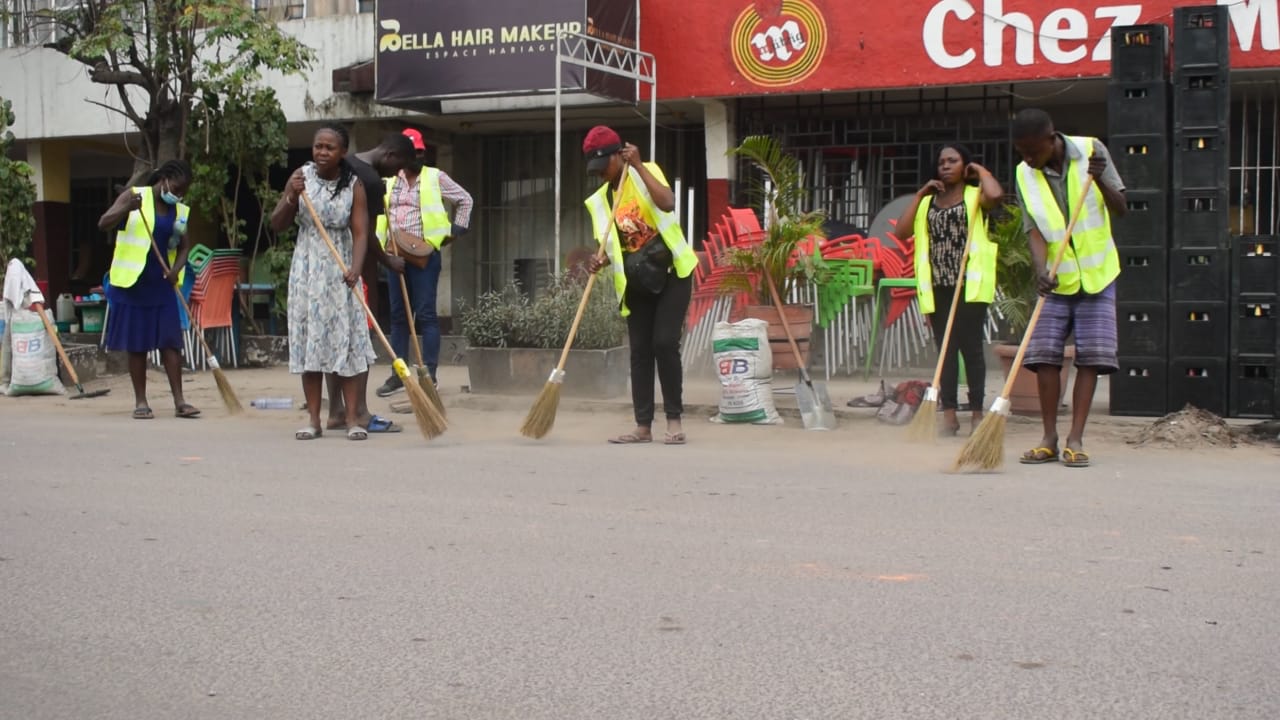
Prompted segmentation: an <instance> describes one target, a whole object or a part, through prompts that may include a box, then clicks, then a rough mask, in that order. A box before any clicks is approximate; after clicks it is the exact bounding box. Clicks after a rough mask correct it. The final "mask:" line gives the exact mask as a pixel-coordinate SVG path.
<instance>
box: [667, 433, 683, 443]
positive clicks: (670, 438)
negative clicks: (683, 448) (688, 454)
mask: <svg viewBox="0 0 1280 720" xmlns="http://www.w3.org/2000/svg"><path fill="white" fill-rule="evenodd" d="M685 441H686V438H685V436H684V433H682V432H678V433H667V435H666V437H665V438H664V439H663V440H662V444H663V445H683V444H685Z"/></svg>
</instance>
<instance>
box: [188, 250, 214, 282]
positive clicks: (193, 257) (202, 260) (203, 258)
mask: <svg viewBox="0 0 1280 720" xmlns="http://www.w3.org/2000/svg"><path fill="white" fill-rule="evenodd" d="M212 257H213V251H212V250H210V249H209V248H207V247H205V246H204V245H196V246H194V247H192V248H191V252H189V253H187V265H188V266H190V267H191V269H192V270H193V271H195V273H196V274H197V275H198V274H200V271H201V270H203V269H204V266H205V265H206V264H208V262H209V260H210V258H212Z"/></svg>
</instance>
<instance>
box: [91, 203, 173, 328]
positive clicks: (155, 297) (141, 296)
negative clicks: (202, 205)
mask: <svg viewBox="0 0 1280 720" xmlns="http://www.w3.org/2000/svg"><path fill="white" fill-rule="evenodd" d="M134 212H138V211H137V210H134ZM176 215H177V213H176V211H175V210H174V209H172V208H170V209H169V212H168V213H167V214H165V215H161V214H160V213H156V224H155V227H154V228H153V230H154V232H155V237H156V244H157V245H159V246H160V247H161V248H167V247H169V242H170V239H171V238H172V236H173V221H174V218H175V217H176ZM121 227H122V228H123V224H121ZM188 272H189V271H188ZM107 302H108V304H109V305H110V307H111V312H110V313H108V315H107V328H106V335H107V337H106V347H107V349H108V350H114V351H119V352H131V353H145V352H151V351H152V350H158V349H167V348H172V349H175V350H181V349H182V347H183V343H182V316H181V312H180V309H179V307H178V299H177V298H176V297H174V293H173V286H172V285H170V284H169V282H168V281H166V280H165V278H164V268H163V267H161V265H160V260H159V259H158V258H156V254H155V253H154V252H149V253H147V264H146V266H145V267H143V268H142V273H141V274H140V275H138V279H137V280H136V281H134V283H133V285H131V286H130V287H116V286H115V285H112V286H110V287H108V288H107Z"/></svg>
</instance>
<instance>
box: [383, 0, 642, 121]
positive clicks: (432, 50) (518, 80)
mask: <svg viewBox="0 0 1280 720" xmlns="http://www.w3.org/2000/svg"><path fill="white" fill-rule="evenodd" d="M615 6H617V7H615ZM628 8H630V10H629V11H628ZM635 9H636V0H539V2H527V1H526V0H486V1H485V2H476V1H475V0H432V2H430V3H423V2H419V1H418V0H378V5H377V26H378V40H377V53H376V55H375V58H376V66H377V68H376V76H377V90H376V93H375V97H376V100H377V101H378V102H385V103H389V104H412V102H413V101H423V100H433V99H441V98H459V97H475V96H483V95H524V94H531V93H539V92H550V91H553V90H554V88H555V81H554V78H553V77H552V76H553V74H554V72H555V56H556V42H557V39H558V37H559V35H560V33H561V32H563V31H568V32H574V33H582V32H585V31H587V30H588V29H590V30H591V31H593V32H595V33H596V34H607V35H609V36H612V37H626V33H627V31H628V29H629V31H630V38H632V42H631V44H632V45H633V46H634V45H635V40H634V38H635V36H636V27H635V15H636V13H635ZM589 18H590V23H591V24H590V26H589V25H588V22H589V20H588V19H589ZM628 19H629V21H630V25H629V27H628V25H627V22H628ZM585 75H586V74H585V73H584V72H583V71H582V69H581V68H577V67H572V66H566V67H565V68H564V73H563V75H562V77H561V87H562V88H563V89H566V90H575V89H581V88H583V87H584V86H586V83H585V81H584V76H585ZM592 84H593V85H594V84H597V83H592ZM632 94H634V92H633V93H632Z"/></svg>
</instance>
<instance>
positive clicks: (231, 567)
mask: <svg viewBox="0 0 1280 720" xmlns="http://www.w3.org/2000/svg"><path fill="white" fill-rule="evenodd" d="M119 395H121V393H120V392H117V393H114V394H113V395H112V396H109V397H108V398H101V399H98V400H93V401H84V402H80V403H74V404H73V403H67V402H65V401H58V402H54V401H47V400H34V399H22V400H10V399H7V398H0V427H2V428H3V441H4V442H3V445H2V446H0V588H2V590H0V718H5V719H9V718H12V719H14V720H54V719H59V720H60V719H64V718H66V719H71V718H75V719H80V718H94V719H98V718H102V719H108V718H121V719H126V718H127V719H128V720H148V719H151V718H155V719H157V720H159V719H164V720H171V719H173V718H193V719H199V718H270V719H276V718H308V719H311V718H342V719H348V718H362V719H363V718H415V719H417V718H458V719H473V718H474V719H487V718H513V719H520V720H532V719H535V718H536V719H541V718H547V719H556V720H567V719H577V718H584V719H586V718H590V719H593V720H594V719H608V720H624V719H636V720H652V719H654V718H681V719H684V718H744V719H745V718H751V719H774V718H777V719H779V720H812V719H826V718H874V719H876V720H885V719H891V718H911V719H913V720H917V719H928V718H983V719H987V718H1026V719H1034V720H1046V719H1051V718H1082V719H1084V718H1088V719H1090V720H1095V719H1098V718H1125V719H1129V718H1159V719H1161V720H1168V719H1172V718H1188V719H1193V718H1194V719H1196V720H1206V719H1211V718H1224V719H1226V718H1230V719H1231V720H1246V719H1254V718H1256V719H1258V720H1274V718H1277V717H1280V651H1278V650H1277V648H1278V647H1280V642H1277V640H1278V638H1277V635H1278V634H1280V633H1278V632H1277V628H1280V623H1278V622H1277V616H1278V615H1280V572H1277V559H1280V524H1278V523H1277V521H1276V518H1277V508H1280V484H1278V483H1277V480H1276V472H1275V467H1276V460H1277V453H1276V451H1275V450H1273V449H1268V448H1257V447H1246V448H1237V449H1235V450H1209V451H1204V452H1200V453H1192V452H1180V451H1155V450H1135V449H1132V448H1129V447H1126V446H1125V445H1124V444H1123V443H1121V442H1117V441H1115V439H1111V440H1106V439H1101V438H1099V439H1097V440H1096V441H1094V442H1093V443H1092V444H1091V447H1090V449H1091V450H1093V451H1094V453H1095V466H1094V467H1092V468H1089V469H1087V470H1074V469H1067V468H1064V467H1061V466H1056V465H1055V466H1046V467H1026V466H1020V465H1017V464H1013V465H1010V466H1009V467H1007V468H1006V469H1005V471H1004V472H1002V473H998V474H988V475H963V476H962V475H951V474H946V473H943V472H940V468H944V467H945V466H946V465H947V463H948V461H949V460H950V458H951V457H952V456H954V453H955V452H956V450H958V448H959V442H958V441H947V442H944V443H943V444H941V445H939V446H937V447H925V448H918V447H913V446H908V445H905V444H903V443H902V442H901V433H900V431H898V430H897V429H894V428H887V427H884V426H878V425H876V424H874V423H873V422H871V421H865V422H846V423H844V425H843V426H842V428H841V429H840V430H838V431H836V432H833V433H806V432H803V431H802V430H800V429H799V428H798V427H796V426H795V425H794V424H793V425H792V426H789V427H784V428H778V427H724V426H715V425H712V424H710V423H705V422H701V421H698V420H697V419H691V420H690V421H689V424H688V430H689V435H690V444H689V445H687V446H684V447H667V446H663V445H660V444H655V445H648V446H631V447H615V446H609V445H606V444H604V443H603V442H601V440H602V438H603V437H604V436H605V435H606V434H608V433H610V432H616V431H620V430H624V429H626V427H627V416H626V415H625V414H624V413H621V412H617V411H606V410H600V411H596V412H568V411H566V412H563V413H562V414H561V416H560V418H559V421H558V424H557V428H556V430H555V432H554V433H553V434H552V436H551V437H550V438H548V439H547V440H546V441H543V442H533V441H528V440H524V439H523V438H520V437H519V436H518V435H517V434H516V432H515V428H517V427H518V426H519V423H520V419H521V415H522V414H521V413H518V412H512V411H510V410H505V411H504V410H495V411H480V410H474V409H460V408H455V409H454V410H452V411H451V415H450V417H451V420H452V423H453V427H452V428H451V430H450V431H449V433H447V434H446V435H444V436H443V437H441V438H439V439H438V440H436V441H435V442H433V443H431V444H429V445H428V444H426V443H424V442H422V440H421V439H420V438H419V437H418V436H417V435H416V433H414V432H412V428H411V429H410V431H409V432H405V433H403V434H401V435H398V436H376V437H374V438H371V439H370V440H369V441H368V442H365V443H351V442H347V441H346V440H345V439H343V438H342V437H341V436H326V437H324V438H322V439H320V440H317V441H314V442H310V443H302V442H296V441H294V440H292V439H291V433H292V430H293V429H294V427H295V426H298V425H300V424H301V423H300V421H299V418H300V416H299V415H298V414H296V413H293V412H288V411H286V412H270V411H267V412H250V413H248V414H247V415H246V416H245V417H243V418H226V417H222V416H221V413H220V412H218V411H216V409H210V408H212V403H211V402H210V401H209V399H208V398H206V399H205V401H204V403H203V406H204V407H205V408H206V415H207V416H208V417H206V418H205V419H202V420H199V421H186V420H176V419H173V418H172V417H170V416H169V414H168V413H167V412H162V411H161V410H160V408H161V407H162V404H161V403H159V402H158V400H157V402H156V404H155V405H154V406H155V407H156V408H157V415H158V417H157V419H156V420H153V421H149V422H138V421H132V420H129V419H128V418H127V411H128V407H127V405H128V403H127V398H126V397H118V396H119ZM397 419H399V420H402V421H403V420H410V417H409V416H397ZM1031 432H1032V429H1031V428H1030V427H1027V426H1017V425H1015V426H1011V428H1010V438H1009V452H1010V454H1012V452H1013V450H1014V449H1015V448H1016V447H1020V446H1021V445H1028V446H1029V444H1030V443H1031V441H1032V440H1035V439H1036V438H1035V437H1034V435H1033V434H1031Z"/></svg>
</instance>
